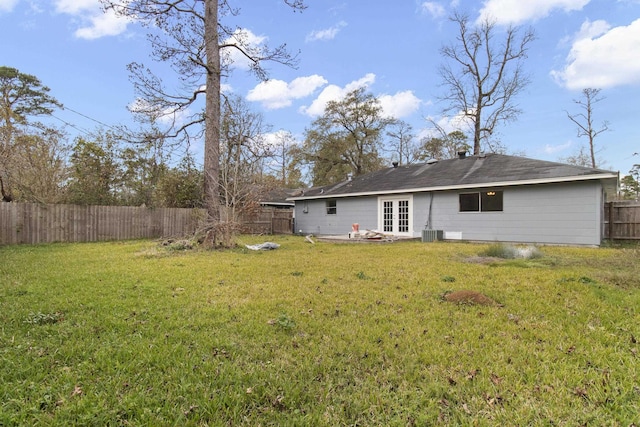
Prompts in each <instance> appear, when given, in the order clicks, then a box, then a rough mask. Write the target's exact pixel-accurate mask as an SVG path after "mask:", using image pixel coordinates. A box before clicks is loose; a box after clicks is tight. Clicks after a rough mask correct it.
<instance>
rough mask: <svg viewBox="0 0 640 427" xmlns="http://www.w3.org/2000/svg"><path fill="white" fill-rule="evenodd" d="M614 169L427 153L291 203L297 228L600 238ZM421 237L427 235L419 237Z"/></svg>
mask: <svg viewBox="0 0 640 427" xmlns="http://www.w3.org/2000/svg"><path fill="white" fill-rule="evenodd" d="M618 178H619V174H618V172H612V171H606V170H601V169H592V168H586V167H580V166H572V165H566V164H562V163H556V162H550V161H543V160H534V159H528V158H524V157H516V156H507V155H502V154H481V155H477V156H466V155H465V154H464V153H460V154H459V156H458V157H457V158H454V159H448V160H440V161H436V160H431V161H428V162H427V163H424V164H412V165H407V166H403V165H401V166H398V165H397V164H394V166H393V167H391V168H387V169H383V170H380V171H377V172H372V173H368V174H365V175H361V176H357V177H353V178H348V179H346V180H345V181H342V182H340V183H337V184H333V185H327V186H324V187H316V188H311V189H307V190H305V191H304V192H301V193H298V194H296V195H295V196H293V197H290V198H289V199H288V200H291V201H293V202H294V203H295V214H294V215H295V230H296V232H298V233H302V234H314V235H317V236H322V235H348V234H349V233H350V232H351V231H352V229H353V228H354V224H358V225H359V230H360V231H364V230H376V231H377V232H381V233H385V234H391V235H394V236H397V237H413V238H420V237H421V236H424V235H425V233H431V234H433V232H432V231H423V230H436V231H437V234H436V235H437V236H438V237H440V236H442V237H443V238H444V239H460V240H471V241H492V242H523V243H525V242H526V243H543V244H544V243H547V244H570V245H599V244H600V243H601V241H602V237H603V230H604V225H603V219H604V213H603V211H604V202H605V200H606V198H607V196H609V197H613V196H614V195H615V194H616V193H617V189H618ZM423 239H424V237H423Z"/></svg>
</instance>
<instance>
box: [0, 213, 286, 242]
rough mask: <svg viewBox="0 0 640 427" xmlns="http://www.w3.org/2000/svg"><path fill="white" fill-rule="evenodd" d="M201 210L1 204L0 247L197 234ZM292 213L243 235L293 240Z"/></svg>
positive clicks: (264, 219)
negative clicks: (276, 235) (271, 235)
mask: <svg viewBox="0 0 640 427" xmlns="http://www.w3.org/2000/svg"><path fill="white" fill-rule="evenodd" d="M204 216H205V214H204V211H203V210H202V209H176V208H145V207H130V206H79V205H44V204H36V203H0V245H12V244H20V243H26V244H36V243H51V242H95V241H104V240H127V239H153V238H161V237H175V236H184V235H189V234H192V233H194V232H195V231H196V230H197V229H198V228H199V227H200V226H202V220H203V218H204ZM292 224H293V219H292V211H291V210H283V209H275V208H269V207H265V208H263V209H262V210H261V211H259V212H257V213H256V214H254V215H252V216H247V217H246V218H243V232H246V233H253V234H290V233H291V232H292Z"/></svg>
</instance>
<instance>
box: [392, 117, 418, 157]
mask: <svg viewBox="0 0 640 427" xmlns="http://www.w3.org/2000/svg"><path fill="white" fill-rule="evenodd" d="M387 136H388V137H389V138H391V141H390V143H389V145H390V148H391V152H392V158H393V159H397V161H398V164H400V165H408V164H411V163H415V162H416V161H417V160H418V147H417V146H416V142H415V134H414V133H413V127H412V126H411V125H410V124H409V123H407V122H405V121H403V120H395V121H394V122H393V123H392V124H391V125H390V126H389V130H388V131H387Z"/></svg>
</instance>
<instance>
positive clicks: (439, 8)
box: [420, 1, 447, 18]
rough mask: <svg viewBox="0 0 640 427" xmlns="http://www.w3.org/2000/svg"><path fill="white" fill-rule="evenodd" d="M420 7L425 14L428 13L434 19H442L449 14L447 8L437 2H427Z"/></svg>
mask: <svg viewBox="0 0 640 427" xmlns="http://www.w3.org/2000/svg"><path fill="white" fill-rule="evenodd" d="M420 7H421V8H422V11H423V12H425V13H428V14H429V15H431V16H432V17H433V18H441V17H443V16H444V15H445V14H446V13H447V10H446V9H445V7H444V6H443V5H441V4H440V3H438V2H435V1H426V2H424V3H422V5H421V6H420Z"/></svg>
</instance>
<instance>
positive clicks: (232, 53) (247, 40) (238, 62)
mask: <svg viewBox="0 0 640 427" xmlns="http://www.w3.org/2000/svg"><path fill="white" fill-rule="evenodd" d="M266 40H267V37H266V36H257V35H255V34H253V32H252V31H251V30H248V29H246V28H239V29H237V30H236V31H234V33H233V34H232V35H231V37H229V38H228V39H227V40H225V41H224V43H225V44H235V45H238V46H242V47H245V48H247V49H249V50H251V49H256V48H258V47H259V46H260V45H262V44H263V43H264V42H265V41H266ZM225 54H226V55H228V58H229V60H230V61H231V62H232V63H233V64H234V66H236V67H238V68H240V69H244V70H248V69H249V68H250V67H251V62H250V61H249V59H248V58H247V57H246V56H245V55H243V54H242V53H241V52H240V51H239V50H238V49H235V48H228V49H226V51H225Z"/></svg>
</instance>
